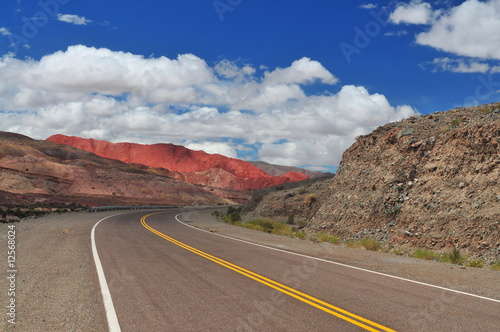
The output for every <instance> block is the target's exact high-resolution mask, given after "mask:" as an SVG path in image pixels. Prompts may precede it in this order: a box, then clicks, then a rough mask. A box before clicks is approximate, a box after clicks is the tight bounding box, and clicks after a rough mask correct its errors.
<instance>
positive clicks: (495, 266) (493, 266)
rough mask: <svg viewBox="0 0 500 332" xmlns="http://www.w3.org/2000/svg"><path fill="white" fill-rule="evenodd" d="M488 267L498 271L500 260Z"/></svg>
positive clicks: (499, 269)
mask: <svg viewBox="0 0 500 332" xmlns="http://www.w3.org/2000/svg"><path fill="white" fill-rule="evenodd" d="M490 269H492V270H494V271H500V262H496V263H493V264H491V265H490Z"/></svg>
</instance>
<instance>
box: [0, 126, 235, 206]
mask: <svg viewBox="0 0 500 332" xmlns="http://www.w3.org/2000/svg"><path fill="white" fill-rule="evenodd" d="M166 172H167V171H166V170H162V169H152V168H149V167H145V166H143V165H129V164H126V163H123V162H120V161H117V160H110V159H105V158H102V157H99V156H96V155H95V154H93V153H90V152H86V151H83V150H79V149H76V148H73V147H70V146H67V145H60V144H56V143H53V142H48V141H36V140H33V139H31V138H29V137H26V136H23V135H19V134H13V133H5V132H0V203H1V202H5V203H4V204H6V203H8V204H33V203H39V202H47V203H49V202H62V203H78V204H86V205H129V204H173V205H188V204H193V203H198V204H218V203H227V202H228V201H227V200H224V199H222V198H220V197H218V196H217V195H215V194H214V193H213V192H211V191H210V190H207V189H205V188H202V187H200V186H195V185H191V184H188V183H185V182H180V181H177V180H175V179H172V178H169V177H168V176H166V174H165V173H166Z"/></svg>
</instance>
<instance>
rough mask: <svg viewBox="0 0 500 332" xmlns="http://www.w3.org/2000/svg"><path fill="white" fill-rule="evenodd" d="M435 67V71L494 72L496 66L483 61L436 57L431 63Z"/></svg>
mask: <svg viewBox="0 0 500 332" xmlns="http://www.w3.org/2000/svg"><path fill="white" fill-rule="evenodd" d="M429 64H430V65H431V66H433V67H434V70H433V71H438V70H441V71H450V72H453V73H482V74H485V73H487V72H489V71H492V72H494V71H495V68H496V67H493V68H491V67H490V65H488V64H487V63H483V62H476V61H472V60H464V59H451V58H436V59H434V60H433V61H432V62H430V63H429Z"/></svg>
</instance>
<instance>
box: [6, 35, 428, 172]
mask: <svg viewBox="0 0 500 332" xmlns="http://www.w3.org/2000/svg"><path fill="white" fill-rule="evenodd" d="M334 84H338V79H337V78H336V77H335V76H334V75H333V74H332V73H331V72H330V71H328V70H327V69H326V68H325V67H324V66H323V65H322V64H321V63H319V62H317V61H314V60H311V59H309V58H305V57H304V58H301V59H298V60H296V61H294V62H292V63H291V64H290V65H289V66H288V67H283V68H276V69H273V70H272V69H269V68H267V67H262V66H253V65H250V64H238V63H237V62H232V61H229V60H223V61H221V62H220V63H218V64H216V65H214V66H209V65H208V64H207V63H206V62H205V61H204V60H203V59H201V58H199V57H197V56H196V55H193V54H182V55H178V56H177V58H175V59H169V58H166V57H157V58H145V57H143V56H141V55H136V54H131V53H126V52H116V51H112V50H109V49H106V48H93V47H86V46H83V45H76V46H71V47H69V48H68V49H67V50H65V51H58V52H55V53H52V54H48V55H46V56H44V57H42V58H41V59H40V60H34V59H17V58H15V56H14V55H12V54H7V55H4V56H3V57H1V58H0V130H3V131H13V132H18V133H22V134H25V135H28V136H31V137H33V138H37V139H41V138H46V137H48V136H50V135H52V134H55V133H61V134H67V135H77V136H82V137H93V138H96V139H104V140H110V141H115V142H116V141H132V142H137V143H157V142H171V143H175V144H186V145H187V146H188V147H190V148H196V149H203V150H205V151H207V152H211V153H213V152H216V153H220V154H224V155H227V156H231V157H234V156H236V155H237V154H238V151H241V149H243V150H245V149H246V150H248V149H253V152H252V155H258V157H259V158H260V159H261V160H264V161H268V162H272V163H282V164H286V165H304V164H307V165H311V166H315V165H338V163H339V162H340V158H341V155H342V153H343V151H344V150H345V149H346V148H347V147H349V146H350V145H351V144H352V143H353V142H354V140H355V137H356V136H358V135H362V134H367V133H369V132H371V131H372V130H373V129H374V128H376V127H377V126H380V125H383V124H386V123H387V122H391V121H396V120H400V119H403V118H406V117H409V116H411V115H415V114H418V112H417V111H416V110H415V109H413V108H412V107H410V106H404V105H403V106H392V105H391V104H390V103H389V101H388V100H387V99H386V98H385V96H383V95H381V94H377V93H371V92H369V91H368V90H367V89H366V88H364V87H362V86H353V85H346V86H342V87H338V88H336V90H337V91H338V92H337V93H332V92H326V93H321V94H314V93H306V92H305V90H304V87H305V86H307V85H314V86H315V85H318V86H320V89H318V90H322V91H324V90H325V89H326V90H327V88H328V87H329V86H332V85H334ZM308 90H309V89H308ZM235 142H237V143H235ZM242 147H243V148H242ZM246 152H248V151H246Z"/></svg>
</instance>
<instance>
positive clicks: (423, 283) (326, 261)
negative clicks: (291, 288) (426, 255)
mask: <svg viewBox="0 0 500 332" xmlns="http://www.w3.org/2000/svg"><path fill="white" fill-rule="evenodd" d="M183 213H186V212H183ZM181 214H182V213H179V214H177V215H176V216H175V219H176V220H177V221H178V222H179V223H181V224H183V225H184V226H188V227H191V228H194V229H196V230H199V231H201V232H205V233H209V234H212V235H217V236H222V237H225V238H228V239H231V240H234V241H239V242H243V243H247V244H251V245H254V246H257V247H262V248H267V249H271V250H276V251H280V252H284V253H287V254H290V255H295V256H300V257H305V258H310V259H315V260H318V261H321V262H325V263H330V264H335V265H339V266H343V267H348V268H351V269H355V270H359V271H364V272H368V273H373V274H378V275H381V276H384V277H389V278H394V279H398V280H402V281H407V282H411V283H414V284H419V285H423V286H427V287H432V288H437V289H441V290H445V291H449V292H453V293H457V294H462V295H467V296H472V297H475V298H478V299H482V300H487V301H492V302H497V303H500V300H497V299H492V298H489V297H485V296H480V295H476V294H472V293H467V292H462V291H459V290H455V289H451V288H446V287H442V286H437V285H433V284H428V283H425V282H421V281H415V280H411V279H407V278H402V277H398V276H394V275H391V274H387V273H382V272H377V271H372V270H368V269H363V268H361V267H357V266H352V265H347V264H342V263H338V262H334V261H329V260H327V259H323V258H318V257H313V256H308V255H303V254H299V253H296V252H292V251H286V250H283V249H278V248H273V247H269V246H265V245H262V244H258V243H253V242H249V241H245V240H241V239H238V238H235V237H231V236H227V235H223V234H218V233H213V232H209V231H207V230H204V229H201V228H198V227H194V226H191V225H188V224H186V223H185V222H182V221H180V220H179V218H177V217H178V216H179V215H181Z"/></svg>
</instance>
